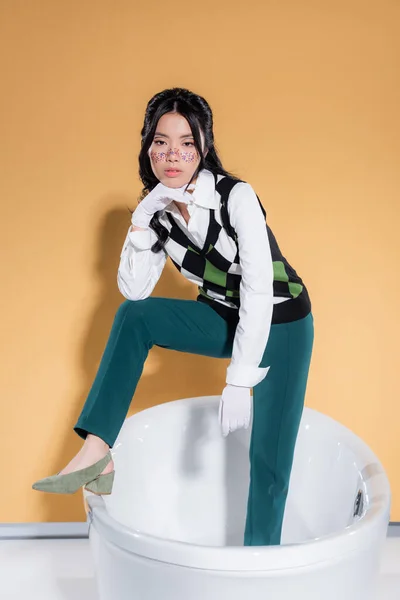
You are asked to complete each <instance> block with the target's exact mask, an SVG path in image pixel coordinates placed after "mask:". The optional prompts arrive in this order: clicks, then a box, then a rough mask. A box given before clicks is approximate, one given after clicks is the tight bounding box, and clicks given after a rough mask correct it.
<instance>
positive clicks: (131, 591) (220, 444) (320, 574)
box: [84, 396, 390, 600]
mask: <svg viewBox="0 0 400 600" xmlns="http://www.w3.org/2000/svg"><path fill="white" fill-rule="evenodd" d="M218 401H219V396H208V397H200V398H187V399H184V400H177V401H175V402H169V403H167V404H162V405H159V406H156V407H153V408H150V409H148V410H145V411H143V412H140V413H138V414H136V415H134V416H132V417H130V418H128V419H126V421H125V423H124V425H123V427H122V429H121V431H120V434H119V436H118V439H117V441H116V443H115V445H114V448H113V449H112V454H113V458H114V462H115V469H116V474H115V480H114V488H113V492H112V494H111V495H110V496H95V495H94V494H92V493H90V492H87V491H84V501H85V507H86V510H87V516H88V522H89V524H90V526H89V539H90V544H91V548H92V552H93V557H94V563H95V569H96V577H97V583H98V590H99V598H100V600H128V599H129V600H225V598H226V600H239V599H240V600H241V599H245V600H371V599H372V598H374V592H375V585H376V582H377V576H378V571H379V561H380V552H381V546H382V542H383V541H384V539H385V537H386V533H387V525H388V521H389V510H390V488H389V483H388V480H387V477H386V475H385V473H384V471H383V468H382V466H381V464H380V462H379V461H378V459H377V458H376V456H375V455H374V454H373V453H372V451H371V450H370V449H369V448H368V446H367V445H366V444H365V443H364V442H363V441H362V440H361V439H359V438H358V437H357V436H355V435H354V434H353V433H352V432H351V431H349V430H348V429H347V428H345V427H343V426H342V425H340V424H339V423H337V422H336V421H334V420H333V419H331V418H329V417H327V416H324V415H322V414H321V413H318V412H316V411H314V410H311V409H308V408H305V409H304V413H303V418H302V422H301V426H300V431H299V436H298V439H297V444H296V451H295V459H294V465H293V471H292V478H291V484H290V489H289V496H288V501H287V505H286V512H285V519H284V524H283V533H282V545H281V546H269V547H243V546H242V543H243V531H244V524H245V516H246V502H247V489H248V482H249V463H248V447H249V440H250V429H248V430H240V431H237V432H235V433H233V434H230V435H229V436H228V437H227V438H223V437H222V436H221V434H220V430H219V426H218V419H217V413H218ZM354 513H357V514H356V515H355V516H354Z"/></svg>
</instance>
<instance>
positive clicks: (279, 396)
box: [74, 296, 314, 546]
mask: <svg viewBox="0 0 400 600" xmlns="http://www.w3.org/2000/svg"><path fill="white" fill-rule="evenodd" d="M234 335H235V325H234V324H229V323H228V322H227V321H225V320H224V319H223V318H222V317H221V316H220V315H219V314H217V313H216V312H215V311H214V310H213V309H212V308H211V307H210V306H209V305H207V304H205V303H202V302H199V301H197V300H180V299H174V298H157V297H152V296H150V297H149V298H146V299H145V300H136V301H131V300H126V301H124V302H123V303H122V304H121V305H120V307H119V308H118V310H117V312H116V315H115V318H114V322H113V325H112V328H111V332H110V336H109V339H108V342H107V344H106V347H105V350H104V353H103V356H102V359H101V362H100V366H99V369H98V372H97V374H96V377H95V379H94V381H93V385H92V387H91V389H90V391H89V395H88V397H87V400H86V402H85V404H84V406H83V409H82V412H81V414H80V416H79V418H78V421H77V423H76V425H75V426H74V431H75V432H76V433H77V434H78V435H79V436H80V437H82V438H83V439H85V438H86V435H87V433H92V434H94V435H97V436H98V437H100V438H102V439H103V440H104V441H105V442H106V443H107V444H108V445H109V446H110V447H112V446H113V445H114V443H115V440H116V438H117V436H118V433H119V431H120V429H121V427H122V425H123V422H124V420H125V418H126V415H127V412H128V410H129V407H130V404H131V401H132V397H133V395H134V393H135V389H136V386H137V384H138V381H139V379H140V376H141V374H142V371H143V367H144V363H145V360H146V358H147V356H148V353H149V350H150V349H151V348H152V346H154V345H156V346H160V347H162V348H170V349H172V350H177V351H180V352H189V353H192V354H199V355H204V356H212V357H215V358H230V356H231V353H232V345H233V339H234ZM313 338H314V327H313V317H312V314H311V313H310V314H309V315H308V316H307V317H305V318H302V319H300V320H298V321H293V322H290V323H284V324H277V325H272V326H271V331H270V335H269V339H268V343H267V347H266V349H265V352H264V356H263V358H262V361H261V363H260V365H259V366H261V367H266V366H270V367H271V368H270V370H269V372H268V374H267V376H266V377H265V379H264V380H263V381H261V382H260V383H259V384H257V385H256V386H255V387H254V388H253V423H252V431H251V441H250V453H249V459H250V487H249V495H248V506H247V517H246V528H245V537H244V544H245V545H248V546H264V545H278V544H279V543H280V538H281V529H282V522H283V516H284V509H285V503H286V497H287V492H288V486H289V479H290V472H291V468H292V462H293V454H294V448H295V442H296V437H297V433H298V428H299V423H300V419H301V415H302V411H303V405H304V397H305V391H306V386H307V377H308V371H309V366H310V360H311V353H312V346H313ZM221 393H222V389H221ZM231 435H234V434H231Z"/></svg>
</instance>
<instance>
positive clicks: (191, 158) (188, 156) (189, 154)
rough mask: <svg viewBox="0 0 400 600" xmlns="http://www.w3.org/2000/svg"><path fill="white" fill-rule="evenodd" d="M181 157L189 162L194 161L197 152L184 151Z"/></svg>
mask: <svg viewBox="0 0 400 600" xmlns="http://www.w3.org/2000/svg"><path fill="white" fill-rule="evenodd" d="M181 158H182V160H184V161H185V162H188V163H191V162H194V161H195V160H196V159H197V152H182V153H181Z"/></svg>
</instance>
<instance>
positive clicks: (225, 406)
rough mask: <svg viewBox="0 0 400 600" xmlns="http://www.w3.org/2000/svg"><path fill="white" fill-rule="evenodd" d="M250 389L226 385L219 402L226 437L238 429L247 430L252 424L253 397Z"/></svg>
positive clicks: (222, 429) (222, 427)
mask: <svg viewBox="0 0 400 600" xmlns="http://www.w3.org/2000/svg"><path fill="white" fill-rule="evenodd" d="M250 389H251V388H248V387H238V386H236V385H229V384H228V385H226V386H225V388H224V390H223V392H222V396H221V399H220V401H219V423H220V426H221V431H222V435H223V436H224V437H226V436H227V435H228V434H229V433H231V432H232V431H236V429H242V428H244V429H247V428H248V426H249V424H250V416H251V406H252V397H251V394H250Z"/></svg>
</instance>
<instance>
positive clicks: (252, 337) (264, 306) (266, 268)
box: [226, 182, 274, 387]
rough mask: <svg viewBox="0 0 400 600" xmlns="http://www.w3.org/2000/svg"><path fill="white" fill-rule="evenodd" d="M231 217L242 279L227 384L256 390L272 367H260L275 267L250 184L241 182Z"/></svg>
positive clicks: (231, 202)
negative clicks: (256, 386)
mask: <svg viewBox="0 0 400 600" xmlns="http://www.w3.org/2000/svg"><path fill="white" fill-rule="evenodd" d="M228 211H229V218H230V222H231V224H232V226H233V227H234V229H235V231H236V233H237V236H238V239H237V241H238V246H239V257H240V265H241V274H242V279H241V283H240V290H239V291H240V308H239V322H238V325H237V328H236V332H235V337H234V342H233V350H232V357H231V362H230V364H229V366H228V369H227V377H226V383H230V384H232V385H237V386H243V387H254V386H255V385H256V384H257V383H259V382H260V381H262V380H263V379H264V377H265V376H266V375H267V373H268V370H269V367H266V368H261V367H259V366H258V365H259V364H260V362H261V359H262V357H263V354H264V350H265V348H266V345H267V341H268V337H269V333H270V328H271V321H272V311H273V300H274V298H273V279H274V275H273V264H272V256H271V249H270V245H269V240H268V233H267V228H266V224H265V219H264V215H263V213H262V211H261V208H260V206H259V203H258V199H257V196H256V194H255V192H254V190H253V188H252V187H251V185H250V184H248V183H244V182H241V183H238V184H236V185H235V187H234V188H233V190H232V192H231V196H230V198H229V202H228Z"/></svg>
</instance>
